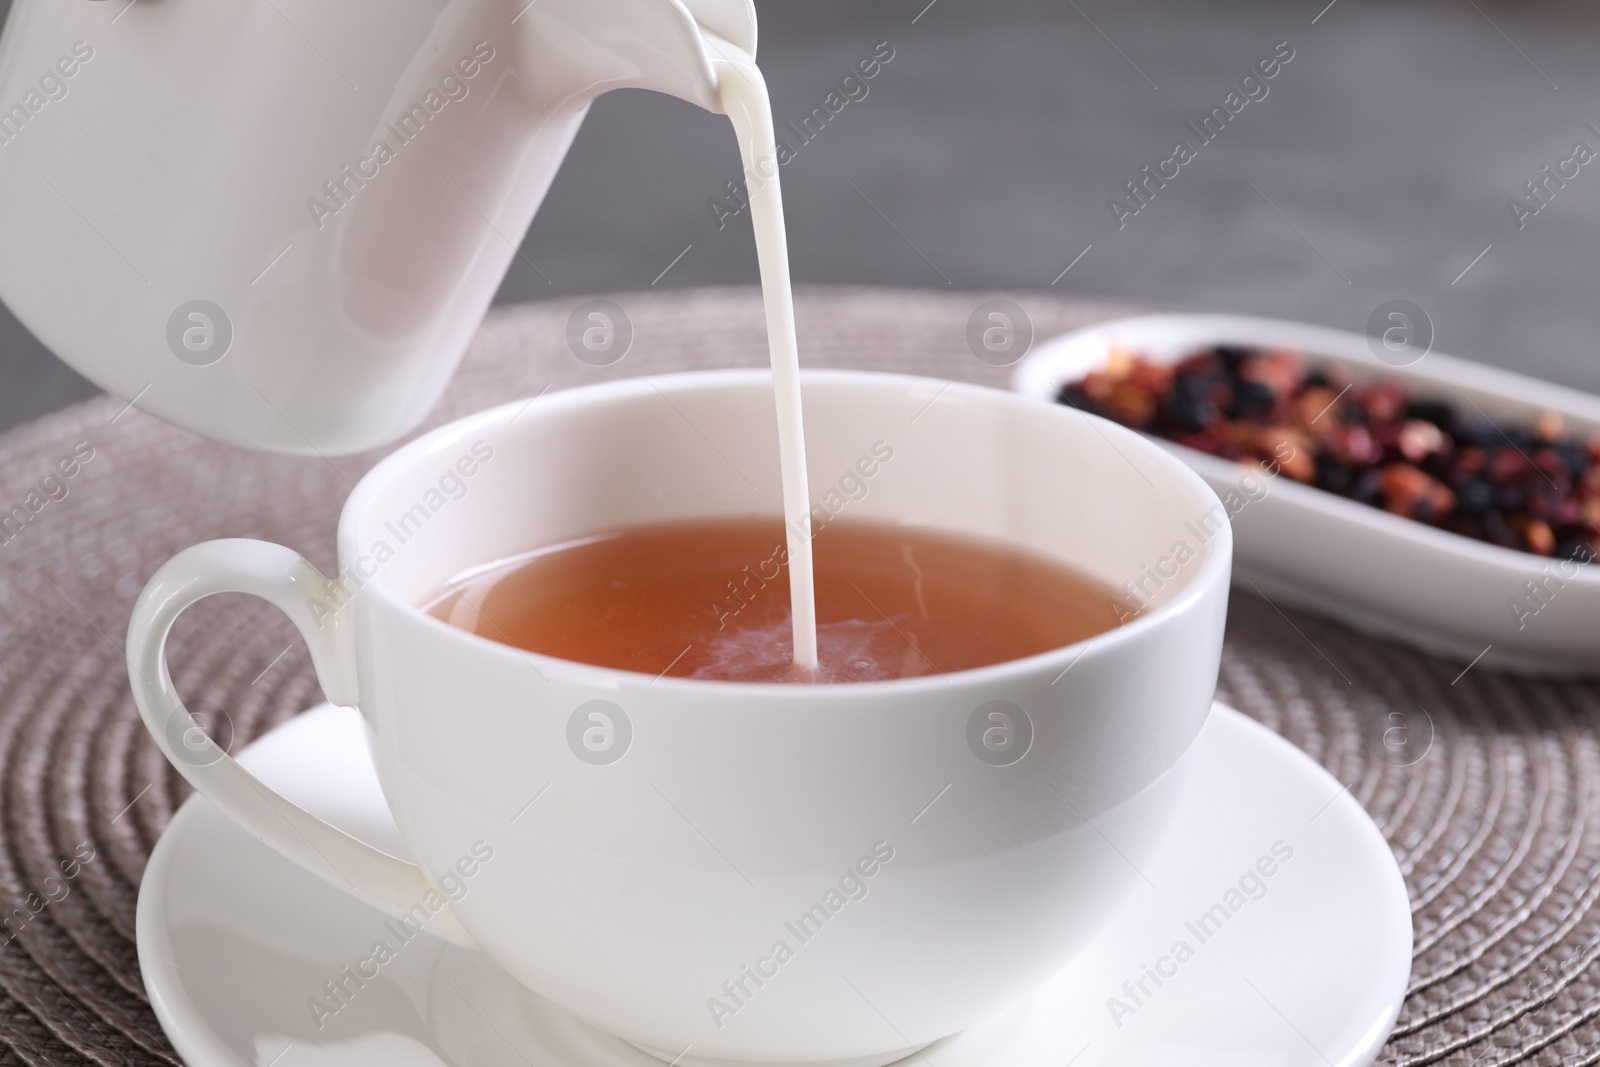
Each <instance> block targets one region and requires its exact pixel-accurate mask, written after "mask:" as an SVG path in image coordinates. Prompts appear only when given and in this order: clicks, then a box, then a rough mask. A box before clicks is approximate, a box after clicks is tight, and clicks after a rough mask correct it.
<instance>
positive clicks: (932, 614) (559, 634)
mask: <svg viewBox="0 0 1600 1067" xmlns="http://www.w3.org/2000/svg"><path fill="white" fill-rule="evenodd" d="M719 47H720V52H721V55H720V58H719V59H717V61H716V63H715V65H716V68H717V76H718V91H719V94H720V96H721V99H722V103H723V107H724V110H726V111H727V113H728V117H729V118H730V119H731V120H732V121H733V126H734V131H735V132H736V133H737V134H738V138H739V150H740V156H741V158H742V160H743V163H744V169H745V179H746V186H747V189H748V192H749V205H750V214H751V220H752V223H753V225H754V228H755V240H756V252H757V257H758V259H759V262H760V267H761V281H762V293H763V298H764V302H765V308H766V318H767V339H768V348H769V350H770V354H771V361H772V377H773V389H774V399H775V402H776V405H777V416H778V420H777V421H778V455H779V461H780V467H781V470H782V492H783V512H784V521H782V522H779V521H776V520H768V519H759V518H747V519H736V520H720V519H719V520H708V521H703V522H684V523H666V524H656V525H649V526H640V527H634V528H628V529H621V530H612V531H605V532H601V533H597V534H595V535H593V536H591V537H586V538H583V539H581V540H578V541H574V542H571V543H568V544H561V545H554V546H550V547H545V548H539V549H535V550H533V551H530V552H528V553H526V554H524V555H522V556H518V557H515V558H513V559H510V560H503V561H499V562H496V563H494V564H491V565H488V566H485V567H482V568H478V569H477V570H475V571H471V572H468V573H466V574H463V575H459V576H457V577H456V578H455V579H454V580H453V581H452V582H451V583H450V589H449V592H448V593H446V594H442V595H441V596H439V597H438V598H436V599H435V600H434V601H433V602H432V603H430V604H429V605H428V610H429V611H430V612H432V613H433V614H434V615H436V616H437V617H438V618H440V619H443V620H445V621H446V622H449V623H451V624H452V625H455V626H458V627H461V628H462V629H466V630H469V631H471V632H473V633H476V634H479V635H481V636H483V637H487V638H490V639H492V640H497V641H501V642H504V643H506V644H510V645H514V646H516V647H519V648H524V649H528V650H529V651H533V652H539V653H543V654H545V655H550V656H556V657H559V658H562V659H570V660H576V661H579V662H583V663H591V664H595V665H598V666H604V667H614V668H618V669H622V670H631V671H639V672H643V673H647V674H656V675H673V676H678V677H686V678H709V679H721V680H726V681H746V682H787V681H794V682H858V681H882V680H888V679H895V678H910V677H917V676H921V675H937V674H944V673H948V672H950V671H958V670H966V669H969V668H973V667H982V666H987V665H990V664H994V663H1002V662H1005V661H1007V660H1013V659H1018V658H1021V657H1023V656H1029V655H1034V654H1036V653H1039V652H1046V651H1049V650H1050V649H1054V648H1059V647H1061V646H1063V645H1068V644H1071V643H1073V642H1075V641H1079V640H1082V639H1083V638H1086V637H1090V636H1093V635H1094V634H1097V633H1100V632H1101V631H1103V630H1107V629H1110V628H1111V627H1112V626H1115V625H1116V624H1117V623H1118V620H1119V618H1121V617H1126V615H1127V613H1128V612H1127V608H1126V605H1125V604H1124V602H1123V600H1122V599H1121V598H1120V596H1119V595H1118V594H1117V593H1115V592H1113V591H1112V590H1111V589H1110V588H1109V587H1105V586H1103V585H1101V583H1099V582H1098V581H1096V580H1094V579H1091V578H1088V577H1087V576H1085V575H1082V574H1079V573H1077V572H1076V571H1073V570H1071V569H1069V568H1067V567H1065V566H1063V565H1061V564H1058V563H1055V562H1053V561H1050V560H1046V559H1044V558H1043V557H1036V556H1032V555H1029V554H1026V553H1024V552H1022V551H1020V550H1017V549H1013V548H1010V547H1005V546H1000V545H993V544H987V543H983V542H978V541H972V540H968V539H964V538H959V537H955V536H952V535H948V534H943V533H939V532H936V531H932V530H927V529H919V528H913V527H904V526H895V525H883V524H874V523H865V522H855V521H851V522H840V521H834V522H830V523H828V525H827V527H826V529H825V530H820V531H819V530H816V529H815V528H814V526H813V522H812V516H811V504H810V500H809V499H808V496H807V485H806V456H805V436H804V429H803V425H802V421H801V405H800V360H799V345H798V341H797V339H796V333H795V315H794V300H793V294H792V291H791V287H790V280H789V253H788V241H787V236H786V234H785V230H784V222H783V201H782V195H781V191H780V186H779V180H778V166H779V164H778V156H777V148H776V143H777V142H776V136H775V133H774V130H773V125H772V108H771V104H770V102H769V101H768V98H767V90H766V85H765V83H764V82H763V80H762V78H761V73H760V71H759V70H757V68H756V66H755V63H754V62H753V61H752V60H751V59H750V57H749V56H748V55H746V54H745V53H743V52H742V51H740V50H739V49H737V48H735V47H733V46H732V45H729V44H727V43H726V42H723V43H721V45H720V46H719Z"/></svg>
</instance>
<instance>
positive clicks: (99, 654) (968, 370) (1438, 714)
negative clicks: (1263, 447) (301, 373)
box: [0, 289, 1600, 1067]
mask: <svg viewBox="0 0 1600 1067" xmlns="http://www.w3.org/2000/svg"><path fill="white" fill-rule="evenodd" d="M990 295H995V294H981V295H980V294H961V295H947V294H937V295H934V294H923V293H908V292H897V291H873V290H860V289H854V290H837V289H831V290H827V289H825V290H808V291H803V292H802V294H801V297H800V302H799V326H800V336H801V341H802V345H803V348H802V351H803V353H804V359H805V362H806V363H807V364H808V365H811V366H852V367H864V368H872V369H883V370H897V371H908V372H914V373H921V374H926V375H931V376H938V377H943V378H955V379H963V380H969V381H977V382H986V383H989V384H994V385H1003V384H1004V383H1005V381H1006V378H1007V374H1008V372H1007V371H1005V370H1002V369H997V368H994V367H990V366H987V365H985V364H984V363H983V362H981V361H980V360H978V359H977V358H975V357H974V355H973V354H972V352H971V351H970V350H969V348H968V345H967V341H966V327H967V320H968V317H969V315H971V313H972V312H973V310H974V308H975V307H976V306H977V304H978V303H979V302H980V301H981V300H983V299H985V298H986V297H987V296H990ZM1009 297H1010V299H1013V300H1015V301H1016V302H1017V303H1019V304H1020V305H1021V306H1022V307H1023V308H1025V309H1026V310H1027V312H1028V313H1029V315H1030V316H1031V318H1032V320H1033V324H1034V327H1035V329H1036V331H1037V333H1038V336H1040V337H1045V336H1049V335H1051V334H1054V333H1057V332H1061V331H1063V330H1068V329H1073V328H1076V327H1079V326H1083V325H1086V324H1088V323H1091V322H1094V321H1098V320H1101V319H1104V318H1108V317H1111V316H1114V315H1117V314H1123V313H1125V312H1126V310H1127V309H1124V308H1117V307H1112V306H1109V305H1106V304H1101V303H1093V302H1089V301H1084V300H1076V299H1070V298H1063V297H1059V296H1053V295H1043V296H1041V295H1037V294H1009ZM613 299H614V300H615V301H616V302H617V303H618V304H620V305H621V306H622V307H623V308H624V309H625V310H626V312H627V314H628V315H629V317H630V318H631V320H632V323H633V328H634V332H635V340H634V343H633V347H632V350H631V351H630V352H629V353H628V355H627V356H626V357H625V358H624V359H622V360H621V361H620V362H619V363H617V364H616V365H614V366H611V367H606V368H596V367H592V366H589V365H587V364H586V363H584V362H582V361H580V360H579V359H577V358H575V356H574V355H573V354H572V353H571V352H570V351H569V350H568V348H567V344H566V340H565V338H566V327H567V320H568V316H569V314H570V313H571V312H572V310H573V308H574V307H576V306H577V304H578V303H579V301H578V300H577V299H570V300H560V301H552V302H550V303H548V304H529V305H523V306H519V307H513V308H509V309H505V310H501V311H496V312H495V313H494V314H492V315H491V317H490V318H489V320H488V321H487V322H486V323H485V324H484V326H483V328H482V330H481V331H480V332H479V334H478V336H477V338H476V340H475V341H474V343H473V346H472V348H471V350H470V351H469V353H468V355H467V357H466V360H465V361H464V363H463V365H462V369H461V372H460V373H459V374H458V376H457V378H456V380H455V382H454V384H453V385H452V387H451V389H450V392H449V394H448V396H447V397H446V398H445V400H444V402H443V403H442V404H441V405H440V408H439V410H438V411H437V412H436V413H435V414H434V415H433V417H432V419H431V423H432V424H437V423H439V422H442V421H445V420H447V419H450V418H454V417H457V416H459V415H462V414H464V413H466V412H469V411H472V410H476V409H479V408H483V407H487V406H489V405H491V404H495V403H500V402H503V401H506V400H510V399H514V398H517V397H520V396H531V395H533V394H536V393H538V392H540V391H541V390H544V389H546V388H565V387H569V386H574V385H580V384H584V383H588V382H594V381H600V380H605V379H608V378H613V377H619V376H626V375H637V374H653V373H662V372H667V371H677V370H685V369H693V368H705V367H721V366H734V365H748V364H757V363H761V362H762V361H764V359H765V334H764V323H763V319H762V314H761V306H760V301H759V297H758V295H757V294H756V293H755V292H754V291H752V290H699V291H693V292H688V293H677V294H649V295H621V296H616V297H614V298H613ZM85 457H87V458H85ZM377 458H378V456H377V455H376V454H373V455H367V456H362V457H354V458H340V459H333V460H325V459H318V458H310V459H295V458H283V457H273V456H262V455H256V454H252V453H248V452H246V451H243V450H240V449H236V448H232V447H229V446H225V445H218V444H215V443H212V442H209V441H205V440H202V439H200V438H198V437H195V436H193V435H191V434H189V433H186V432H184V431H181V430H177V429H173V428H172V427H170V426H167V425H165V424H164V423H161V422H159V421H158V420H156V419H154V418H151V417H149V416H146V415H144V414H143V413H142V412H140V411H138V410H134V409H128V408H126V407H125V406H124V405H123V404H122V402H121V401H118V400H115V399H112V398H101V399H97V400H93V401H90V402H88V403H85V404H81V405H79V406H77V407H74V408H71V409H68V410H66V411H64V412H61V413H59V414H56V415H52V416H50V417H48V418H46V419H43V420H40V421H39V422H37V423H34V424H32V425H29V426H26V427H23V428H21V429H19V430H16V431H13V432H12V433H10V434H7V435H5V436H4V437H3V438H0V511H4V510H9V508H10V507H11V506H12V505H13V504H15V503H23V502H25V501H26V500H27V498H28V494H29V493H38V494H39V497H37V498H36V500H35V503H38V502H39V501H43V503H42V506H41V507H39V508H38V511H37V514H35V515H33V517H32V519H31V521H30V522H29V523H28V524H27V525H25V526H24V527H23V528H21V529H20V530H19V531H17V532H16V533H15V536H12V537H10V538H9V540H8V541H7V542H6V543H5V544H4V545H0V909H3V910H4V911H5V912H6V913H7V917H8V922H7V924H6V926H5V927H4V928H3V929H0V1062H5V1063H30V1064H46V1063H47V1064H56V1065H65V1064H83V1063H96V1064H126V1065H132V1064H139V1065H142V1064H154V1063H175V1062H177V1061H176V1058H175V1056H174V1054H173V1052H172V1050H171V1047H170V1046H169V1045H168V1043H167V1041H166V1039H165V1038H164V1037H163V1035H162V1033H161V1030H160V1028H159V1027H158V1026H157V1024H156V1020H155V1016H154V1015H153V1014H152V1013H151V1010H150V1007H149V1005H148V1003H147V1002H146V998H145V994H144V989H143V986H142V984H141V981H140V978H139V968H138V961H137V958H136V953H135V948H134V905H135V900H136V895H137V892H138V886H139V879H140V875H141V873H142V872H143V869H144V865H145V861H146V858H147V857H148V855H149V853H150V849H151V847H152V846H153V845H154V844H155V841H156V839H157V837H158V836H159V834H160V833H161V830H162V828H163V827H164V826H165V825H166V824H167V821H168V820H169V819H170V818H171V816H172V814H173V812H174V811H175V810H176V808H177V806H178V804H179V803H181V802H182V800H183V799H184V797H185V796H186V795H187V792H188V790H187V787H186V786H185V784H184V783H183V781H182V779H181V778H180V777H179V776H178V775H177V774H176V773H175V772H173V771H172V770H170V769H169V767H168V766H167V764H166V762H165V760H164V759H163V758H162V757H161V755H160V754H159V753H158V751H157V749H156V747H155V745H154V744H153V743H152V742H151V741H150V740H149V738H148V737H147V736H146V735H145V732H144V729H143V727H142V726H141V725H140V723H139V720H138V716H137V713H136V712H135V710H134V707H133V701H132V698H131V697H130V695H129V688H128V681H127V677H126V673H125V670H124V667H123V662H122V643H123V632H124V629H125V627H126V625H127V620H128V615H129V611H130V609H131V607H132V604H133V601H134V598H135V597H136V596H137V594H138V592H139V590H140V588H141V587H142V586H143V584H144V582H145V581H146V579H148V578H149V576H150V575H151V573H153V572H154V571H155V569H156V568H157V567H158V566H159V565H160V564H161V563H162V562H164V561H165V560H166V559H167V558H168V557H169V556H171V555H172V554H174V553H175V552H177V551H178V550H179V549H182V548H184V547H186V546H188V545H191V544H194V543H196V542H198V541H203V540H206V539H208V538H213V537H261V538H266V539H269V540H273V541H278V542H281V543H283V544H286V545H289V546H290V547H292V548H295V549H296V550H298V551H300V552H302V553H304V554H305V555H306V556H307V557H308V558H310V559H311V560H312V561H313V562H314V563H316V564H317V565H318V566H319V567H321V568H323V570H324V571H325V572H328V573H332V572H333V570H334V556H333V532H334V525H335V520H336V518H337V514H338V510H339V507H340V504H341V503H342V501H343V500H344V497H345V496H346V494H347V493H348V492H349V491H350V488H351V486H352V484H353V483H354V482H355V481H356V480H357V479H358V478H359V477H360V476H361V474H362V473H364V471H365V470H366V469H367V468H368V467H369V466H370V465H371V464H372V463H373V462H375V461H376V459H377ZM67 460H70V462H66V463H65V465H64V466H63V461H67ZM64 469H71V470H72V471H73V473H72V475H71V476H70V477H61V471H62V470H64ZM52 472H55V474H56V479H55V480H51V481H45V480H44V479H45V477H46V475H49V474H51V473H52ZM4 536H6V535H5V534H4V533H3V532H0V537H4ZM1286 623H1289V624H1286ZM170 662H171V664H172V669H173V672H174V675H175V677H176V680H177V684H178V687H179V689H180V691H181V692H182V693H183V694H184V695H185V697H186V699H187V700H188V702H189V705H190V707H191V708H192V709H196V711H197V714H200V715H201V716H202V717H204V715H205V709H208V708H209V709H212V711H213V712H214V714H212V715H211V718H212V720H213V722H214V723H216V724H218V725H216V726H215V728H214V734H215V731H216V730H218V729H224V728H226V727H227V726H231V731H232V735H233V736H232V742H231V746H230V747H231V748H232V749H233V750H235V751H237V749H238V748H239V747H242V746H243V745H244V744H245V743H247V742H248V741H249V740H250V739H251V738H254V737H256V736H258V735H260V734H261V733H263V732H264V731H266V730H268V729H270V728H272V727H273V726H275V725H277V724H278V723H281V722H282V721H284V720H285V719H286V718H288V717H290V716H292V715H294V714H295V713H296V712H298V711H300V710H302V709H304V708H305V707H307V706H309V705H311V704H314V703H316V702H317V701H318V700H319V699H320V693H319V691H318V689H317V685H316V682H315V680H314V678H313V676H312V672H311V666H310V661H309V657H308V655H307V653H306V650H305V648H304V646H303V645H302V644H301V643H300V641H299V640H298V639H297V638H296V637H295V636H294V634H293V632H292V630H291V628H290V626H289V624H288V623H287V621H286V620H284V619H283V618H282V617H280V616H279V615H277V614H276V613H275V612H274V611H273V610H272V609H270V608H267V607H266V606H264V605H262V604H260V603H259V602H256V601H252V600H249V599H248V598H244V597H240V596H224V597H215V598H212V599H211V600H208V601H206V602H204V603H202V604H200V605H198V606H197V607H195V608H193V609H191V610H190V611H189V612H187V613H186V614H185V615H184V617H183V618H182V619H181V620H180V621H179V624H178V626H177V629H176V630H175V631H174V634H173V638H172V641H171V646H170ZM1220 695H1221V696H1222V698H1223V699H1225V700H1227V701H1229V702H1231V703H1232V704H1233V705H1234V706H1236V707H1238V708H1240V709H1241V710H1243V711H1245V712H1246V713H1248V714H1250V715H1252V716H1254V717H1256V718H1257V719H1259V720H1260V721H1262V722H1264V723H1266V724H1267V725H1268V726H1269V727H1271V728H1272V729H1274V730H1277V731H1278V732H1280V733H1281V734H1283V735H1284V736H1285V737H1287V738H1288V739H1289V740H1290V741H1292V742H1294V743H1295V744H1297V745H1299V746H1300V747H1301V748H1303V749H1304V750H1305V751H1307V752H1309V753H1310V754H1311V755H1312V757H1314V758H1315V759H1317V760H1320V761H1321V762H1322V763H1323V764H1324V765H1325V766H1326V767H1327V768H1328V769H1329V770H1330V771H1331V772H1332V773H1333V774H1334V775H1335V776H1337V777H1338V778H1339V780H1340V781H1341V782H1344V783H1349V789H1350V791H1351V792H1352V793H1353V794H1354V795H1355V797H1356V798H1357V799H1359V800H1360V801H1361V803H1362V804H1364V805H1365V806H1366V808H1367V810H1368V811H1369V812H1371V814H1372V817H1373V818H1374V819H1375V820H1376V821H1377V824H1378V826H1379V827H1380V828H1382V830H1383V832H1384V834H1385V835H1386V836H1387V837H1388V839H1389V841H1390V843H1391V844H1392V845H1393V847H1394V850H1395V855H1396V856H1397V857H1398V859H1399V862H1400V866H1401V869H1402V871H1403V872H1404V873H1405V877H1406V881H1407V884H1408V885H1409V887H1410V892H1411V898H1412V901H1413V907H1414V912H1415V925H1416V960H1415V964H1414V969H1413V977H1412V984H1411V994H1410V996H1409V998H1408V999H1407V1001H1406V1004H1405V1009H1404V1011H1403V1013H1402V1014H1401V1017H1400V1024H1399V1027H1398V1029H1397V1031H1396V1033H1395V1036H1394V1038H1393V1039H1392V1040H1391V1041H1390V1042H1389V1045H1388V1047H1387V1048H1386V1050H1385V1052H1384V1059H1383V1062H1387V1063H1394V1064H1427V1063H1440V1064H1449V1065H1458V1067H1466V1065H1469V1064H1471V1065H1476V1067H1498V1065H1503V1064H1512V1063H1528V1064H1558V1063H1559V1064H1571V1065H1578V1064H1593V1063H1596V1062H1597V1061H1600V1024H1597V1021H1596V1017H1597V1016H1600V994H1597V991H1596V982H1597V978H1600V967H1596V966H1595V963H1594V961H1595V957H1596V956H1597V955H1600V924H1597V921H1596V919H1597V914H1600V913H1597V910H1596V908H1595V898H1596V895H1597V894H1600V881H1597V879H1596V873H1597V872H1596V869H1597V866H1600V818H1597V817H1596V814H1597V805H1600V789H1597V771H1600V758H1597V757H1600V738H1597V732H1600V685H1597V684H1596V683H1595V682H1593V681H1566V682H1549V681H1530V680H1527V679H1523V678H1518V677H1515V676H1510V675H1503V674H1497V673H1495V672H1493V671H1490V670H1487V669H1485V668H1482V667H1474V668H1472V669H1470V670H1468V671H1466V673H1465V674H1462V668H1461V665H1460V664H1456V663H1449V662H1445V661H1442V660H1436V659H1431V658H1428V657H1426V656H1422V655H1419V654H1417V653H1415V652H1411V651H1409V650H1407V649H1403V648H1398V647H1395V646H1392V645H1389V644H1386V643H1383V642H1380V641H1377V640H1374V639H1371V638H1367V637H1364V636H1361V635H1358V634H1356V633H1353V632H1351V631H1349V630H1347V629H1345V628H1343V627H1341V626H1339V625H1336V624H1334V623H1330V622H1326V621H1323V620H1320V619H1317V618H1314V617H1311V616H1307V615H1303V614H1299V613H1296V612H1288V613H1287V614H1285V613H1283V612H1280V611H1279V610H1278V608H1277V607H1275V606H1273V605H1271V604H1269V603H1266V602H1263V601H1262V600H1259V599H1255V598H1253V597H1251V596H1248V595H1244V594H1240V593H1238V592H1237V591H1236V592H1235V594H1234V597H1233V606H1232V610H1231V613H1230V616H1229V626H1228V635H1227V644H1226V648H1225V650H1224V656H1223V665H1222V682H1221V694H1220ZM217 709H220V710H221V712H225V713H226V714H225V716H224V715H222V714H220V712H217ZM1396 716H1399V718H1398V719H1397V718H1396ZM1397 722H1399V723H1404V724H1406V728H1407V729H1408V730H1409V731H1411V732H1412V735H1413V736H1416V737H1418V738H1422V737H1423V736H1424V735H1425V733H1426V732H1427V729H1426V728H1427V727H1429V726H1430V725H1431V732H1432V735H1433V739H1432V743H1431V746H1427V747H1426V751H1425V754H1422V749H1421V748H1420V747H1414V748H1413V749H1412V750H1411V755H1409V756H1407V758H1406V759H1404V760H1400V759H1395V758H1394V757H1393V756H1392V754H1391V755H1389V756H1387V757H1386V756H1385V753H1386V751H1389V750H1386V749H1385V748H1384V747H1383V745H1382V743H1381V738H1382V735H1383V731H1384V730H1385V729H1388V728H1390V727H1391V726H1392V725H1394V724H1395V723H1397ZM219 740H225V739H220V738H219ZM1423 744H1424V742H1423V741H1420V740H1419V741H1417V742H1416V743H1415V745H1416V746H1422V745H1423ZM1418 755H1420V758H1416V757H1417V756H1418ZM1413 761H1414V762H1413ZM1399 763H1409V765H1408V766H1398V765H1397V764H1399ZM1308 921H1313V922H1314V921H1315V917H1314V916H1311V917H1309V918H1308ZM8 938H9V940H8ZM1304 963H1305V966H1307V967H1315V966H1316V961H1315V960H1306V961H1304Z"/></svg>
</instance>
